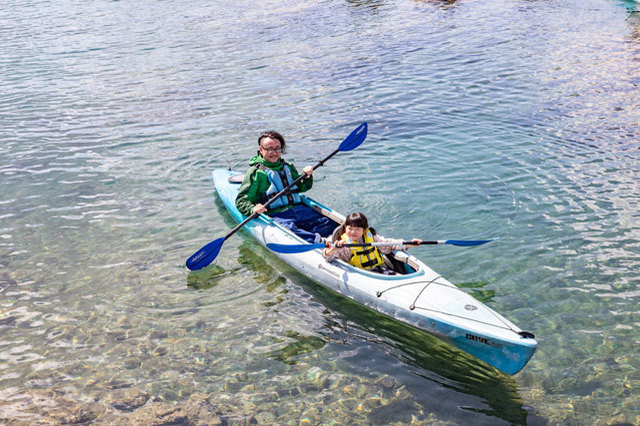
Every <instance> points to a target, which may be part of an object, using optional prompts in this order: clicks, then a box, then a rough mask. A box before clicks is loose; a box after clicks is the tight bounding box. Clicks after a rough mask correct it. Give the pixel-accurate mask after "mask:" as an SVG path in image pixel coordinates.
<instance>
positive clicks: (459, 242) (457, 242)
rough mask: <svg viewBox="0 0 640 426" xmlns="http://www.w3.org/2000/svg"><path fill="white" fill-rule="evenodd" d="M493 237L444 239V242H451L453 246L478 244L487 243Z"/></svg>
mask: <svg viewBox="0 0 640 426" xmlns="http://www.w3.org/2000/svg"><path fill="white" fill-rule="evenodd" d="M494 239H495V238H492V239H490V240H446V241H445V242H444V243H445V244H452V245H454V246H466V247H469V246H479V245H480V244H484V243H488V242H490V241H493V240H494Z"/></svg>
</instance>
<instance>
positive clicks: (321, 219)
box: [236, 131, 336, 243]
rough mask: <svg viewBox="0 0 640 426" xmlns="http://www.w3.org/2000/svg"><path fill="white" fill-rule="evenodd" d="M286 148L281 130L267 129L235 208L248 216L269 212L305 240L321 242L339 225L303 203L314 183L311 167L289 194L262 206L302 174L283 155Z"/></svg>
mask: <svg viewBox="0 0 640 426" xmlns="http://www.w3.org/2000/svg"><path fill="white" fill-rule="evenodd" d="M285 147H286V143H285V140H284V137H282V135H281V134H280V133H278V132H275V131H268V132H264V133H262V134H261V135H260V137H258V153H257V155H255V156H254V157H253V158H251V160H249V166H250V167H249V170H247V173H246V174H245V176H244V180H243V181H242V185H240V189H239V190H238V196H237V197H236V207H238V210H240V213H242V214H243V215H245V216H250V215H252V214H253V213H258V214H261V213H266V214H267V215H269V216H270V217H272V218H273V220H275V221H276V222H278V223H279V224H280V225H282V226H284V227H285V228H288V229H290V230H291V231H292V232H294V233H295V234H296V235H298V236H300V237H301V238H302V239H304V240H305V241H307V242H310V243H314V242H315V243H317V242H320V240H321V238H322V237H327V236H329V235H331V232H332V231H333V229H334V228H335V226H336V224H335V223H334V222H333V221H332V220H331V219H329V218H327V217H325V216H323V215H321V214H320V213H318V212H316V211H315V210H313V209H312V208H310V207H308V206H307V205H305V204H302V201H301V199H300V195H298V194H299V193H300V192H305V191H308V190H309V189H311V187H312V186H313V176H312V174H313V167H312V166H306V167H305V168H303V169H302V172H303V173H304V174H305V175H306V177H305V178H303V179H302V180H301V181H300V182H298V183H297V184H296V185H294V186H293V187H292V188H291V191H290V192H289V193H287V194H285V195H282V196H281V197H279V198H278V199H277V200H276V201H274V202H273V203H271V204H270V205H269V208H268V209H266V208H265V207H264V205H263V203H266V201H267V200H269V199H270V198H271V197H273V196H274V195H275V194H277V193H278V192H280V191H281V190H283V189H284V188H285V187H286V186H287V185H289V184H290V183H291V182H293V181H294V180H296V179H297V178H298V177H299V176H300V174H299V173H298V171H297V170H296V168H295V167H294V165H293V164H292V163H290V162H288V161H286V160H284V159H283V158H282V157H281V154H282V153H283V152H284V151H285Z"/></svg>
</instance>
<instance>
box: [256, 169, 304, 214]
mask: <svg viewBox="0 0 640 426" xmlns="http://www.w3.org/2000/svg"><path fill="white" fill-rule="evenodd" d="M258 168H259V169H260V170H262V171H263V172H265V173H266V174H267V177H268V178H269V183H270V184H271V185H269V188H268V189H267V192H265V193H264V194H262V196H261V197H260V200H259V201H260V202H261V203H266V202H267V201H268V200H270V199H271V197H273V196H274V195H276V194H277V193H278V192H280V191H282V190H283V189H285V188H286V187H287V185H289V184H290V183H291V182H293V178H292V177H291V168H290V167H289V165H288V164H286V163H285V164H284V166H283V167H282V169H280V171H277V172H276V171H275V170H272V169H270V168H268V167H266V166H264V165H263V164H258ZM300 203H302V199H301V198H300V195H298V186H297V185H293V186H292V187H291V188H290V190H289V192H288V193H286V194H284V195H282V196H280V197H278V198H277V199H276V200H275V201H274V202H273V203H271V204H269V207H268V208H267V210H273V209H277V208H280V207H285V206H289V205H294V204H300Z"/></svg>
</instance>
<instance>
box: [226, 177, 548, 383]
mask: <svg viewBox="0 0 640 426" xmlns="http://www.w3.org/2000/svg"><path fill="white" fill-rule="evenodd" d="M237 174H238V172H234V171H231V170H224V169H219V170H214V172H213V181H214V184H215V187H216V190H217V192H218V195H219V196H220V198H221V200H222V202H223V203H224V204H225V206H226V208H227V210H228V211H229V213H231V215H232V216H233V218H234V219H235V220H236V221H237V222H238V223H239V222H241V221H242V220H244V219H245V216H243V215H242V214H241V213H240V212H239V211H238V209H237V208H236V206H235V198H236V195H237V192H238V188H239V186H240V185H239V184H238V183H231V182H230V181H229V178H230V177H231V176H234V175H237ZM303 200H304V202H305V203H307V204H309V205H310V206H315V207H316V208H320V209H322V210H323V211H325V212H330V213H331V215H332V216H333V217H334V218H336V217H337V218H339V219H343V218H344V216H342V215H341V214H339V213H337V212H335V211H333V210H331V209H330V208H328V207H326V206H324V205H321V204H319V203H317V202H315V201H314V200H312V199H310V198H308V197H304V196H303ZM244 228H245V230H247V231H248V232H249V233H250V234H251V235H252V236H253V237H254V238H255V239H256V240H257V241H258V242H259V243H260V244H262V245H264V246H265V247H266V244H267V243H277V244H304V243H305V241H303V240H302V239H300V238H299V237H297V236H296V235H294V234H292V233H291V232H289V231H288V230H287V229H285V228H283V227H281V226H280V225H278V224H277V223H276V222H274V221H273V220H272V219H271V218H269V217H268V216H266V215H260V216H259V217H258V218H257V219H255V220H252V221H250V222H248V223H247V224H246V225H245V227H244ZM272 253H273V254H274V255H275V256H277V257H279V258H280V259H282V260H283V261H284V262H286V263H287V264H289V265H290V266H291V267H293V268H294V269H296V270H297V271H298V272H300V273H302V274H304V275H306V276H307V277H309V278H311V279H312V280H313V281H315V282H317V283H318V284H320V285H322V286H324V287H326V288H329V289H331V290H333V291H335V292H336V293H339V294H341V295H343V296H345V297H348V298H349V299H352V300H354V301H356V302H358V303H360V304H362V305H364V306H367V307H369V308H371V309H373V310H375V311H378V312H380V313H382V314H384V315H387V316H389V317H391V318H394V319H396V320H399V321H401V322H403V323H406V324H409V325H411V326H413V327H416V328H418V329H421V330H424V331H426V332H428V333H431V334H433V335H435V336H438V337H440V338H443V339H445V340H446V341H448V342H450V343H451V344H453V345H454V346H456V347H458V348H459V349H461V350H463V351H465V352H467V353H469V354H471V355H473V356H475V357H476V358H478V359H480V360H482V361H484V362H485V363H487V364H489V365H491V366H493V367H495V368H497V369H498V370H500V371H502V372H504V373H507V374H515V373H517V372H518V371H520V370H521V369H522V368H523V367H524V366H525V365H526V364H527V362H528V361H529V359H530V358H531V357H532V356H533V354H534V352H535V350H536V347H537V342H536V340H535V339H534V338H533V335H532V334H530V333H526V332H523V331H522V330H520V329H519V328H518V327H517V326H516V325H515V324H513V323H511V322H510V321H509V320H507V319H506V318H504V317H502V316H501V315H500V314H498V313H497V312H495V311H493V310H492V309H491V308H489V307H487V306H486V305H484V304H483V303H481V302H480V301H478V300H476V299H475V298H474V297H472V296H471V295H469V294H467V293H465V292H464V291H462V290H460V289H459V288H457V287H456V286H455V285H453V284H451V283H450V282H449V281H447V280H446V279H445V278H443V277H441V276H440V275H438V274H437V273H436V272H434V271H433V270H432V269H431V268H429V267H428V266H427V265H425V264H424V263H422V262H421V261H420V260H419V259H417V258H415V257H414V256H412V255H410V254H408V253H406V252H403V251H401V252H396V253H395V254H396V257H397V258H399V259H401V260H403V261H404V262H406V264H407V265H410V267H408V271H411V272H410V273H407V274H404V275H391V276H386V275H380V274H376V273H372V272H368V271H365V270H362V269H359V268H355V267H353V266H351V265H349V264H347V263H345V262H342V261H340V260H333V261H331V262H327V261H325V260H324V258H323V257H322V253H321V251H320V250H319V249H316V250H311V251H307V252H304V253H294V254H288V253H276V252H272Z"/></svg>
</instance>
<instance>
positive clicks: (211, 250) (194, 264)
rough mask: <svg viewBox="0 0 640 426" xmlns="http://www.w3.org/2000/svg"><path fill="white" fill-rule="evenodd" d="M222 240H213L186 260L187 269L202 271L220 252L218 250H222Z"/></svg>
mask: <svg viewBox="0 0 640 426" xmlns="http://www.w3.org/2000/svg"><path fill="white" fill-rule="evenodd" d="M224 240H225V238H224V237H222V238H218V239H217V240H213V241H211V242H210V243H209V244H207V245H206V246H204V247H202V248H201V249H200V250H198V251H197V252H195V253H194V254H193V256H191V257H190V258H189V259H187V263H186V265H187V268H189V269H190V270H192V271H195V270H197V269H202V268H204V267H205V266H207V265H208V264H210V263H211V262H213V260H214V259H215V258H216V257H218V253H219V252H220V248H222V244H224Z"/></svg>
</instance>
